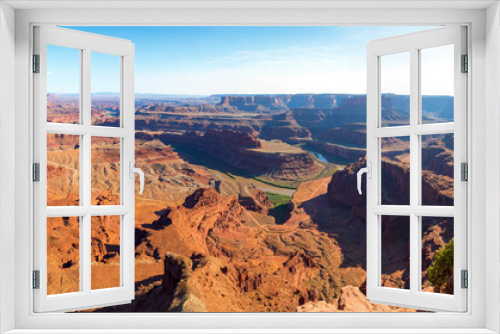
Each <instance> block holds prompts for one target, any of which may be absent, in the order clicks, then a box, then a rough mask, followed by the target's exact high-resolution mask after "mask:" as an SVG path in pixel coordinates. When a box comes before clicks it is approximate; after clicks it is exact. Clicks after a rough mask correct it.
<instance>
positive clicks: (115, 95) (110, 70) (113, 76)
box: [91, 52, 121, 127]
mask: <svg viewBox="0 0 500 334" xmlns="http://www.w3.org/2000/svg"><path fill="white" fill-rule="evenodd" d="M91 58H92V60H91V63H92V66H91V71H92V73H91V100H92V101H91V103H92V125H102V126H117V127H119V126H120V91H121V79H120V73H121V70H120V68H121V65H120V57H119V56H114V55H108V54H104V53H99V52H92V56H91Z"/></svg>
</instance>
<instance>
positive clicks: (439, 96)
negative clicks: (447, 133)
mask: <svg viewBox="0 0 500 334" xmlns="http://www.w3.org/2000/svg"><path fill="white" fill-rule="evenodd" d="M453 58H454V46H453V45H445V46H439V47H435V48H429V49H422V50H420V61H421V70H420V73H421V83H420V85H421V86H420V89H421V94H422V103H421V105H422V123H423V124H426V123H439V122H453V118H454V117H453V96H454V66H455V62H454V59H453Z"/></svg>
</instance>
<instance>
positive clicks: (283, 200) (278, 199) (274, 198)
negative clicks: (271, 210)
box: [266, 192, 292, 207]
mask: <svg viewBox="0 0 500 334" xmlns="http://www.w3.org/2000/svg"><path fill="white" fill-rule="evenodd" d="M266 195H267V197H268V198H269V200H270V201H271V203H273V207H276V206H280V205H283V204H286V205H288V203H290V201H291V200H292V196H288V195H282V194H276V193H271V192H266Z"/></svg>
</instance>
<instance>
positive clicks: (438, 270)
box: [427, 239, 454, 293]
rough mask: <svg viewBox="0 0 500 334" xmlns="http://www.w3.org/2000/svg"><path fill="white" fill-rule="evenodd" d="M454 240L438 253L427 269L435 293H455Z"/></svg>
mask: <svg viewBox="0 0 500 334" xmlns="http://www.w3.org/2000/svg"><path fill="white" fill-rule="evenodd" d="M453 244H454V243H453V239H451V241H450V242H449V243H447V244H445V245H444V246H443V247H441V249H439V250H438V251H436V254H435V255H434V261H433V262H432V264H431V265H430V267H429V269H427V276H428V277H429V282H431V284H432V286H433V287H434V291H436V292H440V293H453V249H454V247H453Z"/></svg>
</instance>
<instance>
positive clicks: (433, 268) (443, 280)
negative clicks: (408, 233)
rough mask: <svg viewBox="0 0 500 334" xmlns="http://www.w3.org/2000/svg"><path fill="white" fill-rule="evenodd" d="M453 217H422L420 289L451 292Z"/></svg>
mask: <svg viewBox="0 0 500 334" xmlns="http://www.w3.org/2000/svg"><path fill="white" fill-rule="evenodd" d="M453 252H454V246H453V218H437V217H422V291H427V292H435V293H446V294H453V259H454V257H453Z"/></svg>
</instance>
